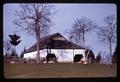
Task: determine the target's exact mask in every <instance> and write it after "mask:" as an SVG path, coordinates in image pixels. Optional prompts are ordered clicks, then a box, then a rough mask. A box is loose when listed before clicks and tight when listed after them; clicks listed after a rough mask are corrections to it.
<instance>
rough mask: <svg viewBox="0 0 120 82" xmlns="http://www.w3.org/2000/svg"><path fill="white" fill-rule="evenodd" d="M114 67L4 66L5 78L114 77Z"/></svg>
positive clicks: (58, 64) (63, 65)
mask: <svg viewBox="0 0 120 82" xmlns="http://www.w3.org/2000/svg"><path fill="white" fill-rule="evenodd" d="M116 76H117V68H116V65H112V66H109V65H102V64H88V65H83V64H75V63H74V64H72V63H52V64H4V77H5V78H74V77H75V78H83V77H85V78H87V77H116Z"/></svg>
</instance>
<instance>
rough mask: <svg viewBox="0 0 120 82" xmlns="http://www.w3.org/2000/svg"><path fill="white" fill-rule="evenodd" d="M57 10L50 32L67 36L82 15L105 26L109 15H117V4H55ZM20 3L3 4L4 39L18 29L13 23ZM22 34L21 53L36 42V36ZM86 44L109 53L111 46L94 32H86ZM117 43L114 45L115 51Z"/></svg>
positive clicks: (96, 50)
mask: <svg viewBox="0 0 120 82" xmlns="http://www.w3.org/2000/svg"><path fill="white" fill-rule="evenodd" d="M53 5H54V6H55V8H54V9H55V10H58V12H57V13H56V14H55V15H54V17H53V19H52V20H53V22H54V26H52V27H51V32H50V34H53V33H57V32H59V33H61V34H62V35H63V36H65V38H67V35H66V34H65V30H66V29H70V28H71V27H72V25H73V23H74V21H75V20H76V19H78V18H81V17H82V16H84V17H87V18H91V19H92V20H94V21H95V22H96V23H97V24H98V25H100V26H103V25H104V24H103V19H104V17H106V16H109V15H115V16H117V15H116V14H117V13H116V12H117V9H116V5H115V4H76V3H75V4H65V3H62V4H53ZM18 8H19V6H18V4H15V3H14V4H4V6H3V34H4V36H3V39H4V40H7V39H9V37H8V35H9V34H13V32H14V31H15V30H16V28H15V27H16V26H15V25H14V24H13V20H14V19H15V15H14V13H15V10H18ZM17 34H19V35H20V36H21V40H22V42H21V43H20V44H19V45H18V46H17V47H16V49H17V51H18V53H19V54H20V53H21V51H22V50H23V49H24V47H26V48H29V47H31V46H32V45H33V44H34V43H35V42H36V39H35V36H31V35H29V34H27V33H25V32H19V33H17ZM86 46H90V47H91V48H92V50H93V52H94V53H95V55H96V54H97V53H98V52H99V51H103V52H107V53H109V51H108V50H109V48H108V45H107V44H104V43H100V42H98V39H97V36H96V34H95V33H94V32H92V33H89V34H86ZM114 48H115V45H113V51H114Z"/></svg>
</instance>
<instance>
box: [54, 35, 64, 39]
mask: <svg viewBox="0 0 120 82" xmlns="http://www.w3.org/2000/svg"><path fill="white" fill-rule="evenodd" d="M53 40H65V38H63V37H61V36H57V37H54V38H53Z"/></svg>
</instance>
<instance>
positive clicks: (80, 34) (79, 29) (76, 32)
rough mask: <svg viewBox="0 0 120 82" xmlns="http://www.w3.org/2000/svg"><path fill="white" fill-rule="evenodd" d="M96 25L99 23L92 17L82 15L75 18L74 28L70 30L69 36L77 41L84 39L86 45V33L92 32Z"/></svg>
mask: <svg viewBox="0 0 120 82" xmlns="http://www.w3.org/2000/svg"><path fill="white" fill-rule="evenodd" d="M95 27H97V25H96V23H94V22H93V21H92V20H91V19H88V18H86V17H81V18H80V19H77V20H75V22H74V24H73V26H72V28H71V29H70V30H69V31H68V34H69V38H70V39H71V40H74V41H75V42H76V43H81V39H82V42H83V47H85V33H87V32H90V31H91V30H93V29H94V28H95Z"/></svg>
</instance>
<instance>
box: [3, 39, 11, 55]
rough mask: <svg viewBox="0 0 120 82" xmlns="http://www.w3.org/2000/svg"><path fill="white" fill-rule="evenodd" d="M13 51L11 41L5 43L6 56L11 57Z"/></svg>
mask: <svg viewBox="0 0 120 82" xmlns="http://www.w3.org/2000/svg"><path fill="white" fill-rule="evenodd" d="M11 50H12V45H11V44H10V42H9V40H6V41H4V52H5V55H9V56H10V53H11Z"/></svg>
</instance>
